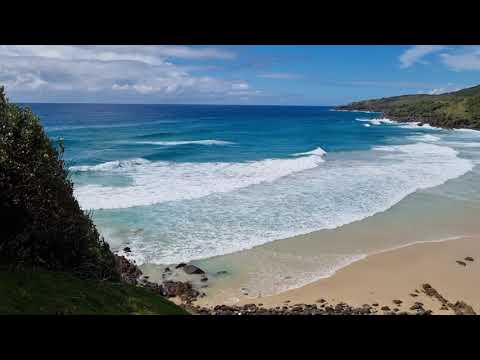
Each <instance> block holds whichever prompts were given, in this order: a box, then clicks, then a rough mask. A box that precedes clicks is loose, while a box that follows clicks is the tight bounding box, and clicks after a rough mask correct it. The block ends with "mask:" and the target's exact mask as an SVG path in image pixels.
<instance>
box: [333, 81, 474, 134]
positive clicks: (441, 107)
mask: <svg viewBox="0 0 480 360" xmlns="http://www.w3.org/2000/svg"><path fill="white" fill-rule="evenodd" d="M337 109H338V110H362V111H376V112H381V113H383V114H384V115H385V116H387V117H389V118H391V119H393V120H397V121H420V122H426V123H429V124H431V125H433V126H438V127H445V128H472V129H480V85H478V86H474V87H471V88H467V89H463V90H459V91H455V92H450V93H445V94H441V95H425V94H420V95H404V96H395V97H387V98H381V99H373V100H365V101H358V102H353V103H351V104H348V105H342V106H338V107H337Z"/></svg>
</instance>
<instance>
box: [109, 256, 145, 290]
mask: <svg viewBox="0 0 480 360" xmlns="http://www.w3.org/2000/svg"><path fill="white" fill-rule="evenodd" d="M114 257H115V267H116V268H117V271H118V272H119V274H120V278H121V279H122V281H124V282H126V283H128V284H133V285H135V284H136V283H137V280H138V278H139V277H140V276H141V275H142V271H141V270H140V269H139V268H138V266H136V265H134V264H133V263H131V262H130V261H129V260H128V259H127V258H126V257H124V256H119V255H114Z"/></svg>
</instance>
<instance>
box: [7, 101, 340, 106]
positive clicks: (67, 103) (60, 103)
mask: <svg viewBox="0 0 480 360" xmlns="http://www.w3.org/2000/svg"><path fill="white" fill-rule="evenodd" d="M11 102H12V103H13V104H58V105H162V106H163V105H181V106H277V107H286V106H290V107H291V106H296V107H335V106H338V105H288V104H285V105H284V104H198V103H197V104H196V103H113V102H112V103H111V102H43V101H11Z"/></svg>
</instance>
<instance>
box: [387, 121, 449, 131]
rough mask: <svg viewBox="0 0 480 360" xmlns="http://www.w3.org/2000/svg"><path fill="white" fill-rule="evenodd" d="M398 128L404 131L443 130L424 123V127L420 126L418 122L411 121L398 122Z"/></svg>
mask: <svg viewBox="0 0 480 360" xmlns="http://www.w3.org/2000/svg"><path fill="white" fill-rule="evenodd" d="M396 124H397V125H398V127H401V128H403V129H415V130H418V129H428V130H442V128H439V127H435V126H432V125H430V124H426V123H423V125H422V126H420V125H419V124H420V122H418V121H409V122H396Z"/></svg>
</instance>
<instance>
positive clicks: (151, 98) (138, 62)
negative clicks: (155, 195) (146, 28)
mask: <svg viewBox="0 0 480 360" xmlns="http://www.w3.org/2000/svg"><path fill="white" fill-rule="evenodd" d="M477 84H480V46H449V45H443V46H440V45H415V46H397V45H396V46H380V45H376V46H366V45H355V46H353V45H352V46H344V45H341V46H340V45H338V46H330V45H329V46H326V45H325V46H323V45H307V46H294V45H289V46H281V45H256V46H247V45H236V46H214V45H208V46H197V45H196V46H185V45H76V46H67V45H61V46H60V45H18V46H17V45H0V86H1V85H4V86H5V88H6V91H7V96H8V97H9V99H10V100H11V101H14V102H57V103H59V102H60V103H61V102H67V103H127V104H134V103H147V104H148V103H155V104H168V103H172V104H243V105H319V106H322V105H339V104H344V103H348V102H351V101H357V100H362V99H369V98H378V97H386V96H395V95H403V94H417V93H427V94H439V93H443V92H448V91H454V90H458V89H461V88H465V87H469V86H474V85H477Z"/></svg>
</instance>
